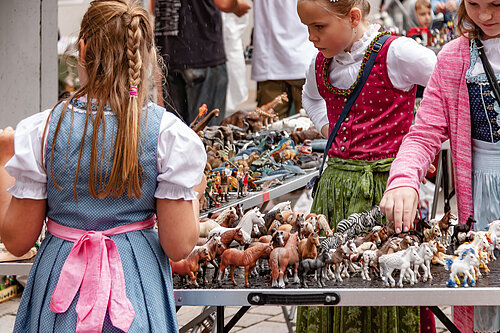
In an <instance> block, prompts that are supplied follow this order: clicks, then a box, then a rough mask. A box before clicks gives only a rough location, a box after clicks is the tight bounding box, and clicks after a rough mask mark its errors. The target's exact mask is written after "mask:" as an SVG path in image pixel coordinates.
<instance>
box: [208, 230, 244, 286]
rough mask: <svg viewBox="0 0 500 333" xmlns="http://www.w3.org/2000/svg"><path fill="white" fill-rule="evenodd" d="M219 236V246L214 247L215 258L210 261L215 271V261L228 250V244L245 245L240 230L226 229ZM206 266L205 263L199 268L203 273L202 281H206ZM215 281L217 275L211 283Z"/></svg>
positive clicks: (215, 275) (217, 266) (216, 264)
mask: <svg viewBox="0 0 500 333" xmlns="http://www.w3.org/2000/svg"><path fill="white" fill-rule="evenodd" d="M219 236H220V243H221V245H220V246H217V247H216V251H215V256H214V257H213V258H212V259H211V260H210V263H211V264H212V265H213V266H214V267H215V269H216V270H217V269H218V268H219V265H218V263H217V260H218V258H220V256H221V255H222V253H223V252H224V251H225V250H226V249H228V248H229V244H231V243H232V242H233V241H235V242H237V243H239V244H240V245H244V244H245V237H244V236H243V232H242V231H241V228H228V229H226V230H225V231H224V232H223V233H221V234H220V235H219ZM207 265H208V263H207V262H205V263H203V266H202V267H201V268H202V272H203V281H205V280H206V273H207ZM216 279H217V274H214V276H213V279H212V281H215V280H216Z"/></svg>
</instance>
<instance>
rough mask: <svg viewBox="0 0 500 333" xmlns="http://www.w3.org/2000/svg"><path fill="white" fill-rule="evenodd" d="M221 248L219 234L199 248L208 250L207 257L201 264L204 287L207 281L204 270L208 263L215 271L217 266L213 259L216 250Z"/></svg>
mask: <svg viewBox="0 0 500 333" xmlns="http://www.w3.org/2000/svg"><path fill="white" fill-rule="evenodd" d="M221 247H222V242H221V237H220V235H219V234H215V235H213V236H212V238H210V239H208V240H207V242H206V243H205V244H203V245H201V246H200V248H206V249H207V250H208V254H209V257H208V258H206V259H205V260H203V262H202V266H201V269H202V273H203V274H202V278H203V284H204V285H206V284H207V282H208V280H207V278H206V270H207V265H208V262H210V263H212V265H213V266H214V267H215V268H216V269H217V267H218V265H217V263H216V262H215V258H216V257H217V249H218V248H221Z"/></svg>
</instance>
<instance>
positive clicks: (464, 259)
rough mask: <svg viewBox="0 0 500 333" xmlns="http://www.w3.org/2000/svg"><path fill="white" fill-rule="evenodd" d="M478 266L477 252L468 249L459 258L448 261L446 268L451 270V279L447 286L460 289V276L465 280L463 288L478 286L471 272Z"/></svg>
mask: <svg viewBox="0 0 500 333" xmlns="http://www.w3.org/2000/svg"><path fill="white" fill-rule="evenodd" d="M475 264H476V252H475V251H474V249H472V248H468V249H466V250H465V251H464V252H463V253H462V254H461V255H460V257H459V258H457V259H455V260H452V259H446V266H445V268H446V269H448V270H450V278H449V279H448V282H446V286H448V287H453V288H458V285H457V283H456V280H457V279H458V275H459V274H463V276H464V279H463V281H462V287H468V286H469V284H470V286H471V287H474V286H475V285H476V282H475V280H474V278H473V277H472V274H471V272H472V271H473V270H474V266H475Z"/></svg>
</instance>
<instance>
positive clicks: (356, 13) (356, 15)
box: [348, 7, 363, 28]
mask: <svg viewBox="0 0 500 333" xmlns="http://www.w3.org/2000/svg"><path fill="white" fill-rule="evenodd" d="M348 15H349V20H350V21H351V25H352V27H353V28H355V27H357V26H358V24H359V23H360V22H361V20H362V18H363V14H362V13H361V9H359V8H358V7H352V9H351V11H350V12H349V14H348Z"/></svg>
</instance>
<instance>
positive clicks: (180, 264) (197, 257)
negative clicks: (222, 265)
mask: <svg viewBox="0 0 500 333" xmlns="http://www.w3.org/2000/svg"><path fill="white" fill-rule="evenodd" d="M205 260H210V254H209V253H208V249H206V248H205V247H199V246H198V247H195V248H194V249H193V250H192V251H191V253H189V255H188V256H187V257H186V258H185V259H182V260H180V261H172V260H170V266H171V267H172V273H177V274H179V275H188V276H189V277H190V280H189V281H188V284H190V285H192V286H195V287H198V282H197V281H196V277H197V276H198V267H199V264H198V263H199V262H200V261H205Z"/></svg>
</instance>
